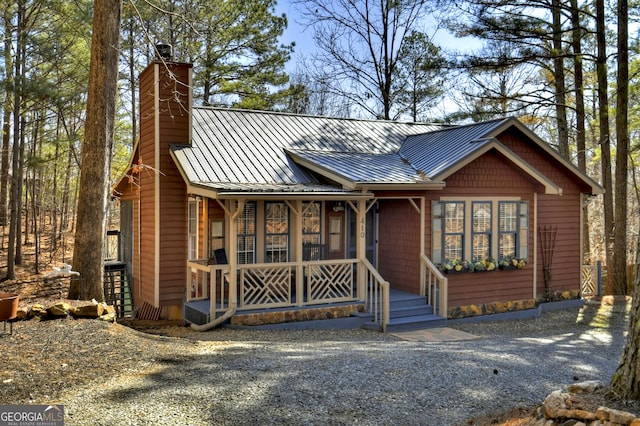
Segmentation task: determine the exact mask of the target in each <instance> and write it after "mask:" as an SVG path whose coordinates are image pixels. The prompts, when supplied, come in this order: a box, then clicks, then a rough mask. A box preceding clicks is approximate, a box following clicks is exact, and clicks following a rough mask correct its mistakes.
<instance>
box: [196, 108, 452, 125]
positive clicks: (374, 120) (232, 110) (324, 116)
mask: <svg viewBox="0 0 640 426" xmlns="http://www.w3.org/2000/svg"><path fill="white" fill-rule="evenodd" d="M193 109H202V110H214V111H228V112H243V113H251V114H265V115H280V116H287V117H300V118H314V119H315V118H317V119H323V120H340V121H358V122H364V123H389V124H402V125H409V126H454V127H455V125H451V124H445V123H425V122H411V121H397V120H376V119H373V118H354V117H332V116H328V115H313V114H297V113H293V112H287V111H270V110H258V109H245V108H231V107H220V106H202V105H201V106H196V105H194V106H193Z"/></svg>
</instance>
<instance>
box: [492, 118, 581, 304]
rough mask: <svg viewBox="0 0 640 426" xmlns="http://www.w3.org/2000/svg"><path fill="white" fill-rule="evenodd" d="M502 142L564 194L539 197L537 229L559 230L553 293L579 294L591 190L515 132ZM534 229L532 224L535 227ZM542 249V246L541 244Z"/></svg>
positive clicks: (541, 278) (541, 285) (540, 276)
mask: <svg viewBox="0 0 640 426" xmlns="http://www.w3.org/2000/svg"><path fill="white" fill-rule="evenodd" d="M499 139H500V141H501V142H502V143H504V144H505V145H506V146H508V147H509V149H511V150H513V151H514V152H515V153H516V154H518V155H519V156H520V157H522V158H523V159H525V160H526V161H527V162H528V163H529V164H531V165H532V166H533V167H535V168H536V169H537V170H539V171H540V172H541V173H543V174H544V175H545V176H547V177H549V178H550V179H552V180H553V182H554V183H555V184H556V185H558V186H560V187H561V188H562V190H563V195H561V196H557V195H545V194H540V195H539V196H538V227H544V226H545V225H548V226H557V229H558V231H557V236H556V246H555V250H554V257H553V263H552V277H551V290H553V291H563V290H577V289H579V288H580V267H581V260H580V232H581V230H580V210H581V197H580V192H582V191H584V192H588V191H589V190H590V187H589V186H587V185H586V184H585V183H584V182H582V181H580V180H579V179H578V178H577V177H576V176H575V175H573V174H570V173H568V171H567V170H566V168H565V167H564V166H562V165H561V164H560V163H558V162H557V161H556V160H554V159H551V158H550V157H549V156H548V155H546V154H545V153H544V152H543V151H542V150H540V149H539V148H538V147H537V146H535V145H533V144H531V143H523V142H522V140H521V138H520V135H519V133H518V132H516V131H515V130H514V131H512V132H511V133H505V134H503V135H501V136H500V138H499ZM532 226H533V223H532ZM536 232H537V230H536ZM539 245H540V243H539ZM536 255H537V256H538V257H537V259H538V264H537V266H538V282H537V288H538V294H539V295H541V294H543V291H544V275H543V273H542V272H543V270H542V267H543V265H542V257H541V255H542V252H541V247H539V248H538V252H537V253H536Z"/></svg>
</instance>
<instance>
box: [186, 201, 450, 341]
mask: <svg viewBox="0 0 640 426" xmlns="http://www.w3.org/2000/svg"><path fill="white" fill-rule="evenodd" d="M280 196H281V197H282V194H280ZM342 196H343V197H342V198H336V197H332V198H325V199H322V200H319V199H317V198H316V199H310V198H308V195H303V196H298V197H294V196H291V195H289V197H288V198H286V199H282V198H284V197H282V198H280V199H278V198H276V197H275V196H272V197H269V198H266V199H265V198H262V199H258V198H249V197H246V198H240V199H238V198H234V199H232V198H227V199H224V198H220V197H217V198H209V197H202V196H197V197H195V196H192V197H191V199H190V202H189V204H190V214H189V234H190V237H189V242H190V243H189V246H190V248H189V253H190V254H191V256H190V259H188V260H187V262H186V277H187V279H186V287H187V288H186V292H185V294H186V297H185V303H184V306H183V315H184V319H185V321H186V322H188V323H191V324H192V326H193V327H194V328H196V329H200V330H205V329H210V328H213V327H215V326H217V325H219V324H222V323H225V322H232V323H233V321H232V320H231V318H236V319H237V317H239V316H241V315H247V314H249V313H256V312H261V311H262V312H264V313H274V312H282V314H278V315H279V318H280V319H279V320H278V321H279V322H288V321H301V320H309V319H318V318H319V317H325V318H333V317H337V316H351V315H354V316H359V317H361V318H367V321H369V322H371V323H372V324H374V326H375V327H379V328H380V329H381V330H383V331H384V330H386V327H387V325H388V324H389V323H390V321H391V320H392V319H393V318H392V316H393V313H392V312H391V311H392V308H391V306H390V296H389V294H390V284H389V282H387V281H386V280H385V279H384V277H382V276H381V274H380V273H379V272H378V270H377V269H376V268H375V266H374V263H375V261H376V255H375V246H373V248H372V244H371V241H372V240H373V239H372V238H371V235H372V233H374V232H375V226H376V224H375V218H374V217H373V216H372V213H373V212H374V209H373V206H374V205H375V202H376V200H375V199H374V198H373V197H372V196H371V195H370V194H365V193H357V194H350V198H346V197H344V193H342ZM412 204H413V205H414V206H416V207H417V205H416V203H412ZM418 204H419V203H418ZM274 211H275V212H277V215H276V216H277V218H274ZM207 235H208V236H209V238H205V236H207ZM198 241H202V242H204V243H205V244H202V245H199V244H198ZM232 248H234V249H232ZM195 254H199V255H200V256H199V258H198V257H196V256H195ZM204 254H208V256H206V257H205V256H203V255H204ZM416 258H420V262H421V271H422V272H421V274H422V279H421V283H422V285H421V291H420V293H421V294H420V295H418V296H422V297H423V298H424V301H423V304H424V305H425V306H428V307H429V309H431V311H430V312H429V314H432V315H436V316H441V317H444V318H446V312H447V310H446V295H447V289H446V285H447V280H446V278H445V277H444V276H443V275H442V274H441V272H440V271H439V270H438V269H437V268H436V267H435V265H433V264H432V263H431V261H430V260H429V259H428V258H427V257H426V256H425V255H424V254H423V255H419V254H418V253H416ZM276 316H277V315H276ZM267 317H269V315H267ZM271 317H274V315H271Z"/></svg>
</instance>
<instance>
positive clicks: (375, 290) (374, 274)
mask: <svg viewBox="0 0 640 426" xmlns="http://www.w3.org/2000/svg"><path fill="white" fill-rule="evenodd" d="M362 263H363V264H364V270H365V276H364V291H365V308H366V309H367V311H368V312H369V313H370V314H372V315H373V321H374V322H376V323H378V324H380V328H381V329H382V331H383V332H385V333H386V331H387V324H389V282H388V281H385V280H384V278H382V275H380V273H379V272H378V271H377V270H376V268H374V267H373V265H372V264H371V262H369V261H368V260H367V259H364V260H363V261H362Z"/></svg>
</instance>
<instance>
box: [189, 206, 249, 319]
mask: <svg viewBox="0 0 640 426" xmlns="http://www.w3.org/2000/svg"><path fill="white" fill-rule="evenodd" d="M216 200H217V201H218V204H220V206H221V207H222V209H223V210H224V212H225V214H226V215H227V216H228V217H229V222H230V224H229V227H230V229H231V231H230V232H229V248H230V250H229V278H230V279H229V309H227V311H226V312H225V313H224V314H223V315H222V316H221V317H218V318H214V319H213V320H211V321H209V322H208V323H206V324H201V325H198V324H191V328H192V329H194V330H195V331H209V330H212V329H214V328H215V327H217V326H219V325H221V324H222V323H224V322H225V321H226V320H228V319H229V318H231V317H232V316H233V315H234V314H235V313H236V309H237V308H238V300H237V288H238V276H237V275H238V274H237V268H236V263H237V258H236V251H235V250H234V248H235V247H237V236H238V232H237V229H236V218H237V217H238V214H239V213H240V212H241V211H243V210H244V201H239V202H238V207H237V208H236V209H235V210H233V209H234V208H235V206H234V203H231V209H232V211H229V210H228V209H227V208H226V206H225V205H224V203H221V202H220V200H218V199H216ZM211 296H212V294H211V292H209V297H211Z"/></svg>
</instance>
